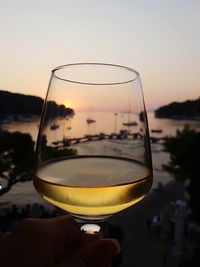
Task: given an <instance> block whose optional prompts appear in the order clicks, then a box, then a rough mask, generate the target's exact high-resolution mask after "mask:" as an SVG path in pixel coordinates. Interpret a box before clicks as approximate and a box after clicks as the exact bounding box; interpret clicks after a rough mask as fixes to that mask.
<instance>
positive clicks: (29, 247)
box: [13, 216, 81, 263]
mask: <svg viewBox="0 0 200 267" xmlns="http://www.w3.org/2000/svg"><path fill="white" fill-rule="evenodd" d="M13 240H16V242H17V240H20V243H21V246H23V247H24V248H25V250H26V255H27V258H30V259H31V257H32V251H35V253H37V256H38V257H40V258H42V259H43V260H44V262H53V263H56V262H58V261H60V259H61V258H63V257H64V256H65V255H67V253H70V251H71V250H73V249H76V248H79V247H80V240H81V231H80V229H79V226H78V225H77V223H76V222H75V221H74V220H73V218H72V217H71V216H62V217H57V218H52V219H32V218H31V219H26V220H24V221H23V222H22V223H21V224H19V226H18V227H17V228H16V230H15V231H14V233H13ZM30 241H31V243H30ZM17 243H19V242H17ZM44 247H45V250H44Z"/></svg>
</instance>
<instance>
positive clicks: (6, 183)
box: [0, 129, 76, 196]
mask: <svg viewBox="0 0 200 267" xmlns="http://www.w3.org/2000/svg"><path fill="white" fill-rule="evenodd" d="M42 151H43V157H44V159H43V160H44V161H48V160H51V159H55V158H59V157H65V156H74V155H75V154H76V150H74V149H71V148H65V147H64V146H63V148H61V149H57V148H56V147H52V146H48V145H47V139H46V136H44V137H43V149H42ZM34 161H35V152H34V141H33V140H32V138H31V136H30V135H29V134H24V133H21V132H14V133H10V132H7V131H3V130H1V129H0V196H1V195H3V194H5V193H7V192H8V191H9V190H10V189H11V188H12V186H13V185H15V184H17V183H18V182H26V181H30V180H32V174H33V167H34Z"/></svg>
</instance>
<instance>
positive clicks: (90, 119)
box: [86, 118, 96, 124]
mask: <svg viewBox="0 0 200 267" xmlns="http://www.w3.org/2000/svg"><path fill="white" fill-rule="evenodd" d="M86 121H87V124H90V123H94V122H96V121H95V120H93V119H92V118H87V120H86Z"/></svg>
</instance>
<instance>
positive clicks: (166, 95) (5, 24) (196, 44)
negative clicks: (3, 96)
mask: <svg viewBox="0 0 200 267" xmlns="http://www.w3.org/2000/svg"><path fill="white" fill-rule="evenodd" d="M199 14H200V1H199V0H190V1H188V0H168V1H166V0H151V1H148V0H73V1H72V0H70V1H69V0H57V1H55V0H53V1H52V0H34V1H33V0H16V1H15V0H0V33H1V41H0V89H1V90H8V91H13V92H20V93H24V94H31V95H38V96H41V97H44V96H45V94H46V90H47V85H48V81H49V78H50V71H51V69H53V68H54V67H56V66H59V65H63V64H67V63H75V62H105V63H114V64H120V65H125V66H128V67H132V68H134V69H136V70H137V71H138V72H139V73H140V75H141V79H142V84H143V90H144V96H145V100H146V105H147V108H148V109H154V108H157V107H159V106H160V105H163V104H168V103H169V102H172V101H185V100H186V99H196V98H197V97H199V96H200V72H199V70H200V50H199V48H200V30H199V28H200V15H199Z"/></svg>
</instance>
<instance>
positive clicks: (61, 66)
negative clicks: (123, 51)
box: [52, 62, 140, 85]
mask: <svg viewBox="0 0 200 267" xmlns="http://www.w3.org/2000/svg"><path fill="white" fill-rule="evenodd" d="M92 65H94V66H105V67H115V68H121V69H123V70H126V71H129V72H130V73H132V74H134V76H133V78H131V79H126V80H124V81H121V82H105V83H99V82H83V81H78V80H73V79H67V78H63V77H60V76H59V75H57V72H58V71H59V70H62V69H65V68H68V67H71V66H92ZM52 75H53V76H54V77H56V78H57V79H59V80H62V81H66V82H70V83H76V84H83V85H120V84H126V83H131V82H133V81H135V80H136V79H137V78H138V77H139V76H140V74H139V72H138V71H136V70H135V69H133V68H131V67H126V66H123V65H119V64H111V63H100V62H79V63H69V64H64V65H60V66H58V67H56V68H54V69H53V70H52Z"/></svg>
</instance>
